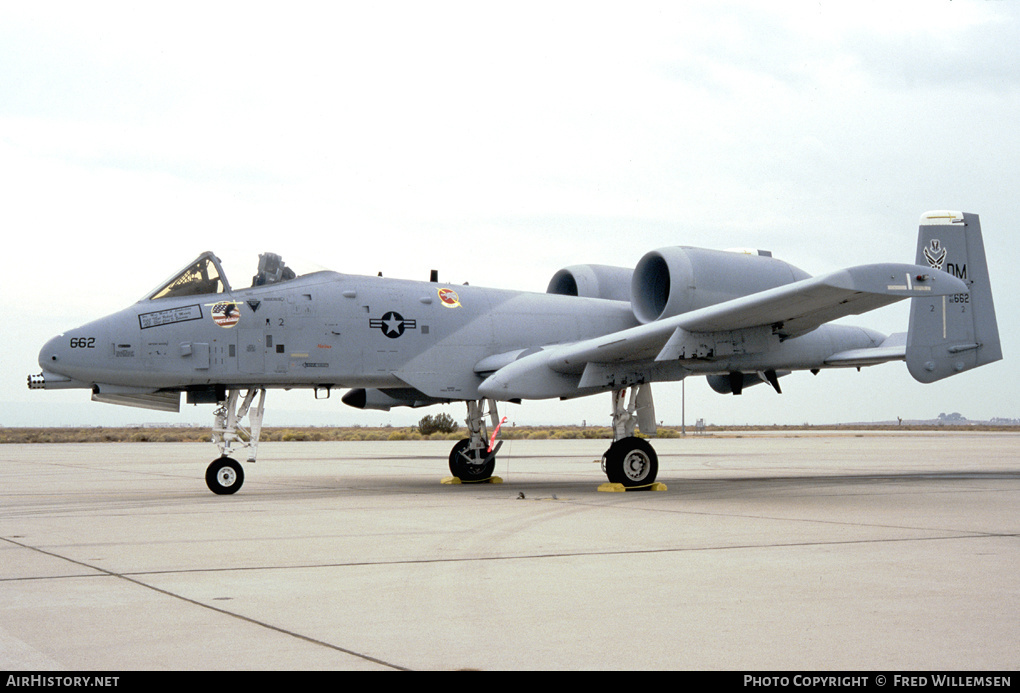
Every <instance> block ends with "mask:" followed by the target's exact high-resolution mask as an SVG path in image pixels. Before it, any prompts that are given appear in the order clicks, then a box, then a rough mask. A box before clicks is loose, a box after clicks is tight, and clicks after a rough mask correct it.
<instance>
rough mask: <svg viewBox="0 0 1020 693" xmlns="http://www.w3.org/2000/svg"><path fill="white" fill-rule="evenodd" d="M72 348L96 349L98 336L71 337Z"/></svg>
mask: <svg viewBox="0 0 1020 693" xmlns="http://www.w3.org/2000/svg"><path fill="white" fill-rule="evenodd" d="M71 348H72V349H95V348H96V338H95V337H71Z"/></svg>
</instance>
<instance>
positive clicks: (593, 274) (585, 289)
mask: <svg viewBox="0 0 1020 693" xmlns="http://www.w3.org/2000/svg"><path fill="white" fill-rule="evenodd" d="M633 273H634V270H632V269H628V268H626V267H611V266H609V265H571V266H570V267H564V268H563V269H561V270H560V271H559V272H557V273H556V274H554V275H553V278H552V279H551V280H550V281H549V288H548V289H546V293H548V294H559V295H561V296H581V297H583V298H605V299H609V300H611V301H629V300H630V284H631V275H632V274H633Z"/></svg>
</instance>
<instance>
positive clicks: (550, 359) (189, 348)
mask: <svg viewBox="0 0 1020 693" xmlns="http://www.w3.org/2000/svg"><path fill="white" fill-rule="evenodd" d="M915 262H916V264H913V265H910V264H873V265H862V266H858V267H851V268H848V269H844V270H840V271H838V272H832V273H830V274H826V275H822V276H818V277H812V276H810V275H808V274H807V273H806V272H804V271H802V270H800V269H798V268H796V267H793V266H792V265H789V264H787V263H785V262H783V261H781V260H778V259H776V258H773V257H772V256H771V254H770V253H767V252H763V251H753V252H747V251H744V252H732V251H717V250H705V249H701V248H689V247H669V248H661V249H659V250H654V251H652V252H649V253H648V254H646V255H645V256H644V257H643V258H641V260H640V262H638V264H637V266H636V267H635V268H634V269H628V268H621V267H608V266H604V265H577V266H572V267H567V268H565V269H562V270H560V271H559V272H557V273H556V274H555V275H554V276H553V278H552V281H551V282H550V283H549V288H548V290H547V293H545V294H539V293H528V292H520V291H505V290H496V289H485V288H479V287H474V286H467V285H464V286H451V285H447V284H442V283H439V282H438V281H436V280H435V276H434V273H433V280H432V281H430V282H422V281H406V280H398V279H388V278H382V277H362V276H352V275H346V274H338V273H335V272H325V271H324V272H314V273H310V274H304V275H301V276H296V274H295V273H294V272H293V271H292V270H291V269H289V268H288V267H287V266H286V264H285V263H284V262H283V261H282V260H281V258H280V257H279V256H277V255H274V254H272V253H265V254H262V255H260V256H259V265H258V272H257V274H256V275H255V276H254V277H253V279H252V282H251V285H250V286H248V287H243V288H242V287H239V286H235V285H232V284H231V283H230V282H229V281H228V280H227V277H226V276H225V275H224V273H223V269H222V267H221V264H220V261H219V259H218V258H217V257H216V256H215V255H214V254H212V253H211V252H206V253H203V254H202V255H200V256H199V257H198V258H197V259H196V260H194V261H193V262H191V263H189V264H188V265H187V266H186V267H185V268H184V269H182V270H181V271H180V272H178V273H177V274H175V275H174V276H172V277H171V278H170V279H168V280H167V281H165V282H163V283H162V284H160V285H159V287H158V288H157V289H155V290H154V291H152V292H150V293H149V294H147V295H146V296H145V297H144V298H142V299H141V300H140V301H139V302H137V303H135V304H133V305H132V306H130V307H128V308H126V309H124V310H122V311H120V312H118V313H114V314H112V315H108V316H106V317H104V318H101V319H99V320H96V321H94V322H90V323H88V324H86V325H83V326H82V327H78V328H76V329H74V330H71V331H69V332H66V333H64V334H62V335H60V336H58V337H55V338H53V339H51V340H50V341H49V342H47V344H46V345H45V346H44V347H43V348H42V351H41V352H40V354H39V363H40V365H41V366H42V368H43V372H42V373H41V374H39V375H32V376H29V379H28V386H29V388H31V389H64V388H86V389H89V390H91V391H92V399H93V400H95V401H98V402H109V403H113V404H121V405H129V406H136V407H147V408H151V409H157V410H161V411H179V410H180V403H181V393H182V392H183V393H185V398H186V401H187V402H188V403H194V404H204V403H208V404H215V405H216V410H215V413H214V417H215V418H214V425H213V427H212V437H213V442H215V443H216V445H217V446H218V447H219V451H220V457H218V458H217V459H216V460H214V461H213V462H212V464H210V465H209V468H208V471H207V473H206V482H207V484H208V486H209V488H210V489H211V490H212V491H213V492H215V493H218V494H229V493H234V492H236V491H237V490H238V489H239V488H240V487H241V484H242V483H243V480H244V472H243V470H242V468H241V465H240V464H238V463H237V462H236V461H235V460H234V459H232V458H231V457H230V454H231V453H232V447H233V446H234V445H239V446H242V447H246V448H248V460H249V461H251V462H254V461H255V457H256V452H257V449H258V442H259V436H260V429H261V426H262V419H263V413H264V411H265V398H266V390H268V389H271V388H308V389H311V390H314V392H315V395H316V397H317V398H321V397H326V396H328V395H329V393H330V391H331V390H332V389H333V388H337V387H342V388H353V389H350V391H349V392H347V393H346V394H345V395H344V396H343V398H342V399H343V401H344V402H345V403H346V404H349V405H351V406H353V407H359V408H364V409H383V410H388V409H390V408H391V407H400V406H406V407H421V406H427V405H432V404H439V403H449V402H454V401H460V402H465V403H466V404H467V429H468V433H469V435H468V437H467V438H465V439H464V440H461V441H460V442H458V443H457V444H456V445H454V447H453V450H452V451H451V453H450V470H451V472H452V473H453V474H454V475H455V476H457V477H459V478H461V479H462V480H465V481H479V480H484V479H487V478H489V477H491V475H492V472H493V469H494V467H495V456H496V452H497V450H498V448H499V446H498V445H496V446H494V447H493V446H492V445H491V443H490V440H489V437H488V426H487V424H486V417H487V416H488V417H489V418H490V420H491V424H492V426H493V427H497V426H498V414H497V402H500V401H502V402H519V401H521V400H524V399H543V398H554V397H558V398H561V399H569V398H573V397H582V396H586V395H592V394H595V393H600V392H608V393H611V396H612V401H613V414H612V424H613V433H614V436H613V443H612V445H610V447H609V449H608V450H607V451H606V453H605V456H604V458H603V461H604V468H605V472H606V475H607V476H608V477H609V480H610V481H611V482H614V483H620V484H623V485H624V486H627V487H636V486H643V485H648V484H651V483H652V482H653V481H654V479H655V477H656V474H657V470H658V461H657V457H656V454H655V451H654V449H653V448H652V446H651V445H650V444H649V443H648V442H647V441H646V440H645V439H643V438H639V437H636V436H635V435H634V432H635V428H639V429H640V431H641V432H642V433H644V434H645V435H647V436H654V435H655V414H654V409H653V402H652V393H651V389H650V387H651V383H653V382H657V381H677V380H682V379H683V378H686V377H688V376H692V375H704V376H707V378H708V380H709V382H710V384H711V386H712V387H713V388H714V389H715V390H716V391H717V392H720V393H732V394H734V395H739V394H740V393H741V391H742V390H743V388H745V387H748V386H751V385H755V384H758V383H760V382H767V383H769V384H770V385H771V386H772V387H773V388H774V389H775V391H776V392H780V387H779V378H780V377H782V376H784V375H787V374H789V373H791V372H792V371H795V370H809V371H812V372H813V373H817V372H818V371H819V370H820V369H823V368H842V367H858V368H859V367H861V366H871V365H875V364H879V363H883V362H886V361H895V360H905V361H906V363H907V368H908V369H909V371H910V373H911V375H913V377H914V378H915V379H916V380H918V381H920V382H922V383H930V382H933V381H936V380H939V379H942V378H945V377H947V376H950V375H955V374H956V373H960V372H962V371H965V370H968V369H971V368H975V367H977V366H981V365H983V364H986V363H990V362H992V361H996V360H998V359H1000V358H1002V352H1001V348H1000V345H999V335H998V328H997V326H996V320H995V309H994V307H993V305H992V292H991V287H990V285H989V280H988V269H987V264H986V261H985V252H984V246H983V241H982V238H981V227H980V223H979V221H978V217H977V215H974V214H963V213H960V212H929V213H927V214H925V215H923V216H922V217H921V226H920V233H919V239H918V245H917V257H916V260H915ZM905 298H909V299H911V300H912V308H911V312H910V322H909V326H908V329H907V332H906V333H897V334H893V335H890V336H888V337H887V336H885V335H882V334H879V333H878V332H875V331H873V330H870V329H866V328H861V327H850V326H845V325H830V324H827V323H829V322H830V321H832V320H835V319H836V318H840V317H843V316H846V315H856V314H860V313H863V312H865V311H869V310H873V309H875V308H879V307H881V306H885V305H888V304H890V303H894V302H896V301H900V300H903V299H905ZM242 393H243V395H242ZM256 397H258V401H257V403H256V401H255V400H256ZM245 417H247V419H248V425H247V426H244V425H242V422H243V421H244V419H245Z"/></svg>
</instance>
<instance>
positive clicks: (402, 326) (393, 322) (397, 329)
mask: <svg viewBox="0 0 1020 693" xmlns="http://www.w3.org/2000/svg"><path fill="white" fill-rule="evenodd" d="M368 326H369V327H377V328H379V329H380V330H382V333H383V334H384V335H386V336H387V337H389V338H390V339H396V338H397V337H399V336H400V335H402V334H404V330H406V329H408V328H410V329H412V330H415V329H417V328H418V321H417V320H405V319H404V316H403V315H401V314H400V313H397V312H395V311H392V310H391V311H389V312H388V313H386V314H385V315H383V316H382V318H370V319H369V321H368Z"/></svg>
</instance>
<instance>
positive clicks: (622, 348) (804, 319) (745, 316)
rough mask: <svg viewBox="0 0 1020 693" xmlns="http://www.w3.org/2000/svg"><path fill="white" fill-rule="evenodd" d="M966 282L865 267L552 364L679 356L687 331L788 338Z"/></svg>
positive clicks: (564, 354)
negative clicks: (760, 330)
mask: <svg viewBox="0 0 1020 693" xmlns="http://www.w3.org/2000/svg"><path fill="white" fill-rule="evenodd" d="M967 291H968V289H967V285H966V284H965V283H964V282H962V281H961V280H959V279H957V278H956V277H953V276H951V275H949V274H946V273H945V272H932V270H931V268H930V267H922V266H920V265H908V264H896V263H885V264H878V265H861V266H858V267H850V268H848V269H844V270H839V271H837V272H833V273H831V274H826V275H822V276H819V277H811V278H808V279H803V280H801V281H798V282H793V283H792V284H785V285H783V286H779V287H776V288H775V289H769V290H768V291H762V292H759V293H756V294H751V295H750V296H743V297H741V298H736V299H733V300H731V301H726V302H724V303H717V304H715V305H712V306H707V307H705V308H701V309H698V310H693V311H690V312H687V313H682V314H680V315H676V316H673V317H670V318H663V319H661V320H657V321H655V322H652V323H648V324H646V325H641V326H639V327H634V328H631V329H629V330H623V331H621V332H616V333H614V334H610V335H606V336H604V337H598V338H596V339H590V340H585V341H583V342H578V343H576V344H572V345H569V346H566V347H560V348H556V354H555V357H554V358H552V359H551V360H550V362H549V366H550V367H551V368H552V369H553V370H556V371H559V372H561V373H570V372H575V371H576V370H579V369H583V368H584V366H585V364H586V363H589V362H596V363H609V362H617V361H634V360H643V359H647V358H654V359H656V360H659V361H662V360H668V359H671V358H676V356H674V355H673V354H672V351H673V350H672V349H670V342H671V341H672V342H676V341H678V340H679V338H680V336H681V335H679V334H677V331H678V330H683V331H684V332H688V333H691V332H694V333H702V332H731V331H737V330H744V329H749V328H754V327H763V326H767V327H769V328H771V330H772V331H773V332H774V333H775V334H777V335H779V336H780V337H782V338H784V339H785V338H790V337H796V336H798V335H802V334H805V333H807V332H810V331H811V330H814V329H815V328H817V327H818V326H819V325H822V324H824V323H827V322H829V321H831V320H835V319H837V318H842V317H845V316H847V315H859V314H860V313H864V312H867V311H869V310H874V309H876V308H881V307H882V306H886V305H889V304H891V303H895V302H897V301H901V300H903V299H905V298H910V297H913V296H938V295H943V294H953V293H966V292H967Z"/></svg>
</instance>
